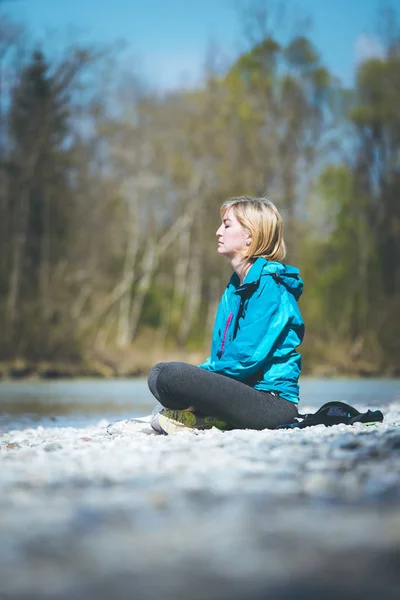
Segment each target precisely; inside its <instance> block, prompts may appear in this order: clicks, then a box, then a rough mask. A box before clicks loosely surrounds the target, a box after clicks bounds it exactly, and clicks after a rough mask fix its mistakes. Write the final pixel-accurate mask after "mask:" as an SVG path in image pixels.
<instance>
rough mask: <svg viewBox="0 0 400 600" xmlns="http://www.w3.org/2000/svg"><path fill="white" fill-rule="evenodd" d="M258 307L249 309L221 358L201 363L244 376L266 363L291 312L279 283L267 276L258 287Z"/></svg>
mask: <svg viewBox="0 0 400 600" xmlns="http://www.w3.org/2000/svg"><path fill="white" fill-rule="evenodd" d="M255 305H256V306H255V308H253V309H252V310H250V306H249V310H248V311H247V313H246V315H245V317H244V319H243V321H242V323H241V327H240V329H239V331H238V333H237V335H236V337H235V339H234V340H233V341H232V342H231V343H230V344H229V346H228V347H227V349H226V351H225V352H224V354H223V355H222V357H221V359H220V360H218V359H216V360H211V359H208V360H207V361H206V363H204V365H200V366H201V367H202V368H205V369H207V370H209V371H213V372H214V373H220V374H222V375H226V376H227V377H232V378H233V379H237V380H239V381H240V380H243V379H246V378H247V377H251V376H252V375H255V374H256V373H257V371H259V369H260V368H261V367H262V366H263V364H264V363H265V361H266V359H267V358H268V356H269V354H270V352H271V351H272V349H273V348H274V346H275V344H276V341H277V339H278V338H279V336H280V335H281V333H282V332H283V331H284V329H285V327H286V326H287V324H288V323H289V319H290V312H289V310H288V307H287V306H286V302H285V298H284V297H283V296H282V294H281V292H280V290H279V289H278V286H277V284H276V283H275V282H274V281H273V280H272V278H270V277H268V278H267V279H266V282H265V284H264V286H263V289H262V290H261V291H260V290H259V291H258V298H257V301H256V303H255Z"/></svg>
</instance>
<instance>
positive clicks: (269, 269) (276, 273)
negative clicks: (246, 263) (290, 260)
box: [262, 261, 304, 300]
mask: <svg viewBox="0 0 400 600" xmlns="http://www.w3.org/2000/svg"><path fill="white" fill-rule="evenodd" d="M262 273H263V275H264V274H268V275H272V276H273V277H274V278H275V279H276V280H277V281H278V282H279V283H281V284H282V285H284V286H285V288H286V289H287V290H288V292H290V293H291V294H293V296H294V297H295V298H296V300H298V299H299V298H300V296H301V294H302V292H303V288H304V283H303V280H302V278H301V277H300V271H299V269H297V268H296V267H292V266H291V265H283V264H282V263H279V262H274V261H266V262H265V266H264V268H263V270H262Z"/></svg>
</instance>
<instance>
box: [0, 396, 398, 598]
mask: <svg viewBox="0 0 400 600" xmlns="http://www.w3.org/2000/svg"><path fill="white" fill-rule="evenodd" d="M356 408H358V409H359V410H364V407H363V406H360V405H356ZM305 411H307V407H305ZM314 411H315V409H312V412H314ZM383 412H384V417H385V418H384V422H383V423H379V424H376V425H373V426H366V425H362V424H356V425H354V426H352V427H350V426H346V425H336V426H333V427H330V428H326V427H324V426H323V425H318V426H316V427H311V428H307V429H303V430H284V431H267V430H265V431H250V430H235V431H229V432H220V431H218V430H216V429H213V430H211V431H190V430H188V431H187V432H186V431H185V432H182V433H178V434H176V435H173V436H158V435H155V434H154V433H153V432H152V430H151V428H150V426H149V425H148V424H147V423H135V422H132V421H121V422H117V423H115V424H114V425H113V426H112V427H108V425H109V423H108V421H106V420H102V421H99V422H98V423H96V424H93V425H90V426H87V427H81V428H74V427H65V426H58V425H57V423H54V424H53V425H51V424H48V425H46V426H42V425H39V426H34V425H33V424H32V425H29V424H28V425H24V427H23V428H21V427H19V428H15V429H13V428H12V427H10V428H8V429H7V430H3V432H2V433H1V434H0V461H1V469H0V489H1V495H0V538H1V544H0V582H1V586H0V598H1V599H2V600H3V599H7V600H8V599H10V600H11V599H20V600H25V599H26V600H39V599H40V600H42V599H43V600H45V599H46V600H47V599H48V600H75V599H76V600H88V599H90V600H91V599H92V598H93V599H100V600H103V599H104V600H106V599H107V600H109V599H113V600H120V599H121V600H122V599H125V598H132V599H135V600H142V599H143V600H147V599H148V600H152V599H153V598H161V599H166V600H192V599H193V600H197V599H199V600H200V599H203V598H207V599H210V600H214V599H215V600H217V599H225V598H227V599H228V598H229V599H231V600H236V599H237V600H239V599H242V598H245V599H246V600H262V599H265V598H268V599H272V600H275V599H277V600H289V599H290V600H291V599H293V600H294V599H296V600H298V599H300V598H307V599H308V598H312V599H315V600H317V599H318V600H319V599H324V600H333V599H337V598H340V599H341V600H350V599H351V600H354V599H356V598H360V599H363V600H369V599H370V598H371V599H372V598H374V599H377V598H379V599H380V600H382V599H388V600H389V599H392V598H393V600H394V599H395V598H396V599H397V598H398V597H399V596H398V593H399V584H400V579H399V573H400V427H399V426H400V403H398V402H395V403H391V404H390V405H389V406H387V407H385V409H384V411H383Z"/></svg>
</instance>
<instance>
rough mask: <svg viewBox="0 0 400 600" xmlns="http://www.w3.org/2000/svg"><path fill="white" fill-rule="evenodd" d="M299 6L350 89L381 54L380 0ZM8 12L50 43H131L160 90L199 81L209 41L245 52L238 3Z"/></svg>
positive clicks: (118, 4)
mask: <svg viewBox="0 0 400 600" xmlns="http://www.w3.org/2000/svg"><path fill="white" fill-rule="evenodd" d="M238 2H239V3H240V0H238V1H237V0H236V3H238ZM292 3H293V5H294V6H295V8H296V9H297V11H298V12H300V14H302V15H303V16H309V17H311V19H312V26H311V30H310V31H309V35H310V37H311V38H312V39H313V41H314V43H315V44H316V46H317V48H318V50H319V51H320V53H321V55H322V59H323V61H324V62H325V64H326V65H327V66H328V67H329V68H330V69H331V70H332V72H333V73H334V74H335V75H337V76H338V77H340V79H341V80H342V81H343V82H344V83H345V84H347V85H348V84H351V81H352V78H353V73H354V67H355V65H356V62H357V60H358V59H359V58H360V57H364V56H365V55H368V54H370V53H372V54H379V52H380V48H379V44H378V42H377V40H376V39H375V38H374V37H373V31H374V27H375V22H376V15H377V10H378V7H379V0H292ZM393 4H396V0H395V2H393ZM2 11H3V12H6V13H8V14H9V15H11V16H12V17H14V18H15V19H16V20H19V21H23V22H24V23H25V24H26V25H27V27H28V29H29V31H30V32H31V35H32V37H33V38H34V39H41V40H43V39H51V40H52V41H51V42H49V41H48V42H47V43H48V44H54V43H56V44H57V43H58V44H61V43H62V40H66V38H67V35H68V31H69V30H71V27H72V28H73V29H76V30H77V31H78V32H79V39H80V40H87V41H92V42H108V43H109V42H113V41H114V40H124V41H125V42H126V43H127V45H128V49H127V50H126V51H125V56H126V52H128V55H129V53H131V55H132V56H135V57H136V61H137V64H139V65H140V70H141V71H142V73H143V74H144V75H145V76H147V77H148V78H149V79H150V81H151V82H152V83H153V84H155V85H158V86H159V87H161V88H170V87H174V86H175V85H178V84H179V83H182V82H185V83H188V84H191V83H195V82H196V81H198V80H199V76H200V73H201V70H202V65H203V64H204V59H205V54H206V52H207V48H209V47H210V41H213V43H214V44H217V48H219V50H218V55H219V54H221V55H223V56H224V57H225V58H228V57H232V58H233V57H234V56H235V55H237V54H239V53H240V49H241V48H243V36H242V33H241V23H240V18H239V15H238V12H237V10H235V0H68V1H66V0H16V1H15V2H14V3H6V4H5V5H4V7H3V9H2Z"/></svg>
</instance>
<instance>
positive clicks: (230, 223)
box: [216, 208, 250, 259]
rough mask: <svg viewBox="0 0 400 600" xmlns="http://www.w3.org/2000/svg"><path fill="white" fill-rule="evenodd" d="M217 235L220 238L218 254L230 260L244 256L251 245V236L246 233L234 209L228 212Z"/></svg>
mask: <svg viewBox="0 0 400 600" xmlns="http://www.w3.org/2000/svg"><path fill="white" fill-rule="evenodd" d="M216 235H217V238H218V254H221V255H222V256H226V257H227V258H229V259H232V258H235V257H236V256H242V253H243V252H245V251H246V250H247V248H248V245H249V243H250V236H249V234H248V233H246V231H245V230H244V229H243V227H242V226H241V224H240V223H239V221H238V220H237V218H236V217H235V214H234V212H233V209H232V208H229V209H228V210H227V211H226V213H225V215H224V218H223V220H222V224H221V226H220V228H219V229H218V230H217V232H216ZM247 242H248V243H247Z"/></svg>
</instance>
